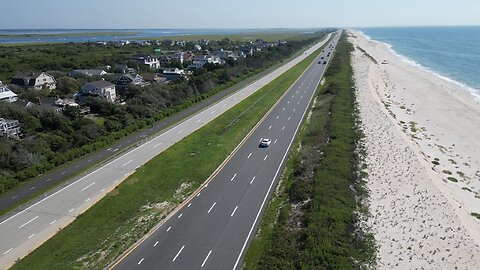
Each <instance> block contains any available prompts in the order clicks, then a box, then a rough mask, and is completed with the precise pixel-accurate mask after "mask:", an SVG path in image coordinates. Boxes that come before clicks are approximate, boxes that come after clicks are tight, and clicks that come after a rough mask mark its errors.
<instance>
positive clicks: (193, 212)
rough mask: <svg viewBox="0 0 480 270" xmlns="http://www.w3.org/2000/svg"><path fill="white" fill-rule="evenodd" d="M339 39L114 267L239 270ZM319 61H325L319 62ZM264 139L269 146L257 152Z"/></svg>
mask: <svg viewBox="0 0 480 270" xmlns="http://www.w3.org/2000/svg"><path fill="white" fill-rule="evenodd" d="M339 36H340V35H337V36H335V38H334V39H333V40H332V41H331V45H332V48H329V47H327V48H326V49H325V52H323V53H322V54H320V55H319V56H318V57H317V59H316V60H315V62H314V63H313V64H312V65H311V66H310V67H309V68H308V69H307V70H306V71H305V73H304V74H303V75H302V76H301V77H300V78H299V79H298V80H297V81H296V82H295V83H294V85H293V86H292V87H291V89H290V90H289V91H288V92H287V93H286V94H285V95H284V96H283V97H282V99H281V100H280V101H279V102H278V103H277V105H276V106H275V107H274V108H273V109H272V110H271V111H270V113H269V114H267V116H266V117H265V118H264V119H263V121H262V122H261V123H260V124H259V125H258V126H257V127H256V128H255V129H254V130H253V132H252V133H251V134H250V136H248V137H247V138H246V140H244V141H243V143H242V144H241V145H240V146H239V147H238V148H237V149H236V151H235V152H234V154H233V155H232V156H231V157H230V158H229V159H228V161H227V162H226V163H224V165H223V167H221V169H220V170H218V173H217V174H216V175H214V177H213V178H211V180H210V181H209V182H208V183H206V184H205V185H204V186H203V188H202V189H199V190H197V192H196V193H194V194H193V195H192V196H191V197H190V198H189V200H187V201H186V202H185V203H184V205H183V206H182V207H181V208H179V209H178V210H177V211H176V212H175V213H174V215H172V216H171V217H170V218H169V219H168V220H167V221H166V222H165V223H163V224H161V226H159V227H158V228H157V229H156V230H155V231H153V232H152V233H150V234H149V235H147V236H146V237H144V238H143V239H142V240H141V241H140V242H139V243H137V245H135V246H134V247H133V248H132V249H130V250H129V251H128V252H127V253H126V254H125V255H124V256H123V257H122V258H120V259H119V260H118V261H117V262H116V263H115V264H114V265H113V266H112V268H113V269H115V270H119V269H240V268H241V266H242V259H243V256H244V255H245V252H246V249H247V247H248V244H249V241H250V240H251V238H252V236H253V235H254V234H255V232H256V229H257V227H258V225H259V223H260V220H261V217H262V213H263V211H264V209H265V206H266V205H267V204H268V200H269V197H270V196H271V193H272V191H273V189H274V188H275V187H276V184H277V182H278V179H279V176H280V174H281V172H282V168H283V165H284V162H285V160H286V157H287V155H288V152H289V149H290V147H291V145H292V143H293V141H294V138H295V135H296V133H297V131H298V129H299V127H300V125H301V123H302V119H304V117H305V114H306V112H307V111H308V107H309V105H310V103H311V101H312V98H313V96H314V93H315V90H316V88H317V86H318V84H319V83H320V81H321V78H322V76H323V73H324V71H325V68H326V66H327V65H325V64H323V62H324V61H327V62H328V61H329V60H330V58H331V57H328V56H327V54H328V53H329V52H331V51H332V53H333V50H334V48H335V46H336V45H337V42H338V38H339ZM322 57H323V58H322ZM263 138H269V139H271V141H272V143H271V145H270V146H269V147H266V148H262V147H259V142H260V141H261V140H262V139H263Z"/></svg>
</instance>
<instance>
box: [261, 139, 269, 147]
mask: <svg viewBox="0 0 480 270" xmlns="http://www.w3.org/2000/svg"><path fill="white" fill-rule="evenodd" d="M271 142H272V140H270V139H263V140H262V141H260V147H268V146H269V145H270V143H271Z"/></svg>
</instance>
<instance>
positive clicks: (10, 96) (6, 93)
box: [0, 84, 18, 102]
mask: <svg viewBox="0 0 480 270" xmlns="http://www.w3.org/2000/svg"><path fill="white" fill-rule="evenodd" d="M17 100H18V96H17V94H15V93H14V92H13V91H12V90H10V89H9V88H8V87H7V86H6V85H3V84H0V101H6V102H15V101H17Z"/></svg>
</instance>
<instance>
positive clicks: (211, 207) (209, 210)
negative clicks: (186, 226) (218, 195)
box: [207, 202, 217, 214]
mask: <svg viewBox="0 0 480 270" xmlns="http://www.w3.org/2000/svg"><path fill="white" fill-rule="evenodd" d="M216 204H217V202H214V203H213V204H212V206H210V209H208V212H207V214H210V212H211V211H212V209H213V207H215V205H216Z"/></svg>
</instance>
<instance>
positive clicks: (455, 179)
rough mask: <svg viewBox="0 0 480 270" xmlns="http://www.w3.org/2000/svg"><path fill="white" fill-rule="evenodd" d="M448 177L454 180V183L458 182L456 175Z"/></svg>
mask: <svg viewBox="0 0 480 270" xmlns="http://www.w3.org/2000/svg"><path fill="white" fill-rule="evenodd" d="M447 179H448V180H450V181H452V182H454V183H457V182H458V179H457V178H455V177H452V176H450V177H447Z"/></svg>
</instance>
